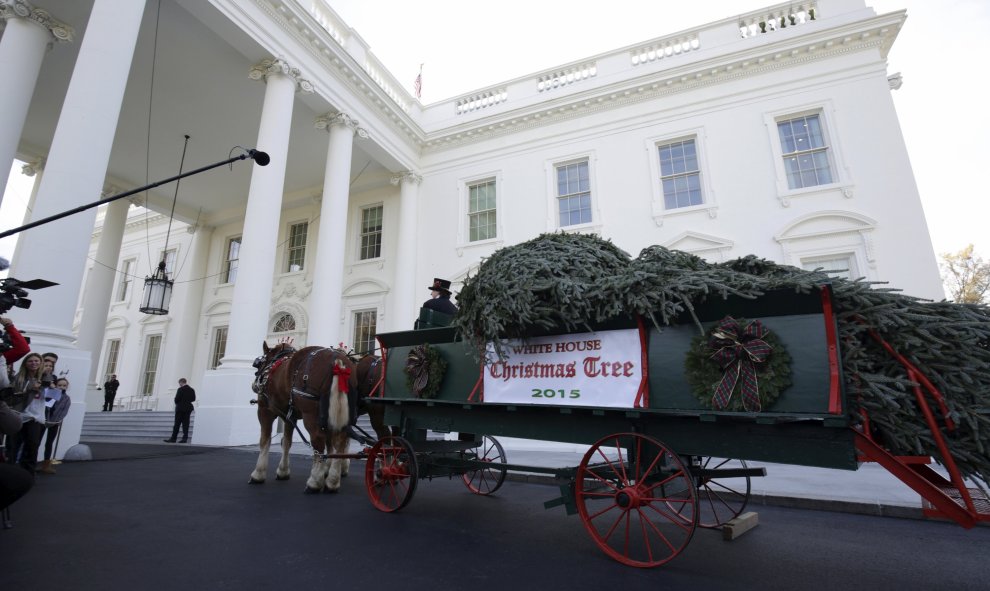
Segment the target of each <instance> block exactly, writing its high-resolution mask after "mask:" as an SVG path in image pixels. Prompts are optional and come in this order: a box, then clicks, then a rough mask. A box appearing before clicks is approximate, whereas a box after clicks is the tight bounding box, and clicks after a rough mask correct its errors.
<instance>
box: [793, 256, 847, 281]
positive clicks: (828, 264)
mask: <svg viewBox="0 0 990 591" xmlns="http://www.w3.org/2000/svg"><path fill="white" fill-rule="evenodd" d="M801 268H802V269H804V270H805V271H814V270H816V269H821V270H822V271H823V272H824V273H825V274H827V275H829V276H830V277H840V278H842V279H855V278H857V277H859V273H858V272H857V271H856V258H855V256H854V255H853V254H852V253H843V254H834V255H827V256H817V257H806V258H802V259H801Z"/></svg>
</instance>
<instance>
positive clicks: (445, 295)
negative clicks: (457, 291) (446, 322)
mask: <svg viewBox="0 0 990 591" xmlns="http://www.w3.org/2000/svg"><path fill="white" fill-rule="evenodd" d="M423 307H424V308H429V309H430V310H435V311H437V312H441V313H443V314H450V315H451V316H453V315H454V314H456V313H457V306H456V305H455V304H454V302H452V301H450V281H447V280H446V279H439V278H436V277H434V278H433V285H431V286H430V299H428V300H426V302H424V303H423Z"/></svg>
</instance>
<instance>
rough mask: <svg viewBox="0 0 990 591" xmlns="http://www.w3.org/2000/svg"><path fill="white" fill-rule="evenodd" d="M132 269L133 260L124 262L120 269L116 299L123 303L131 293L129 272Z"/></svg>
mask: <svg viewBox="0 0 990 591" xmlns="http://www.w3.org/2000/svg"><path fill="white" fill-rule="evenodd" d="M133 268H134V259H128V260H126V261H124V264H123V265H122V266H121V268H120V279H119V280H118V282H117V299H116V301H118V302H123V301H124V300H126V299H127V296H128V294H130V292H131V270H132V269H133Z"/></svg>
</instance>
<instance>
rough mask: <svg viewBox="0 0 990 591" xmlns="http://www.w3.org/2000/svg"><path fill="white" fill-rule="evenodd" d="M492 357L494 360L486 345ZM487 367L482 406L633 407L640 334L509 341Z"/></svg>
mask: <svg viewBox="0 0 990 591" xmlns="http://www.w3.org/2000/svg"><path fill="white" fill-rule="evenodd" d="M488 347H489V353H490V354H491V358H495V356H494V353H493V351H492V346H491V345H490V344H489V346H488ZM506 350H507V351H508V352H509V353H508V357H507V358H506V359H505V360H503V361H496V362H495V363H491V364H489V365H486V366H485V402H497V403H503V404H504V403H508V404H544V405H554V406H604V407H617V408H633V407H634V405H635V403H636V394H637V392H638V390H639V385H640V383H641V381H642V377H643V367H642V365H643V363H642V354H641V351H640V342H639V331H638V330H636V329H630V330H609V331H602V332H589V333H582V334H567V335H556V336H551V337H539V338H533V339H527V340H526V341H525V342H523V341H519V340H510V341H508V343H507V347H506Z"/></svg>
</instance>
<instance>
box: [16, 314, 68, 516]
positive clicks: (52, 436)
mask: <svg viewBox="0 0 990 591" xmlns="http://www.w3.org/2000/svg"><path fill="white" fill-rule="evenodd" d="M0 325H2V327H3V331H4V332H5V333H6V334H7V337H8V338H7V341H8V343H9V346H8V348H7V349H6V350H5V351H3V354H2V355H0V439H3V440H4V445H3V447H2V448H0V459H3V460H4V461H2V462H0V510H3V509H6V508H7V507H8V506H9V505H10V504H11V503H13V502H14V501H16V500H17V499H19V498H21V497H22V496H23V495H24V494H25V493H26V492H27V491H28V490H30V489H31V487H32V486H33V485H34V478H35V473H41V474H55V467H54V465H53V464H54V456H53V453H54V451H55V448H56V446H57V444H58V434H59V428H60V427H61V425H62V420H63V419H65V415H66V414H68V412H69V408H70V406H71V405H72V401H71V400H70V398H69V394H68V390H69V380H67V379H66V378H65V377H64V375H63V376H60V375H59V374H58V373H56V364H57V363H58V355H56V354H55V353H45V354H38V353H34V352H31V346H30V344H29V343H28V341H27V340H26V339H25V338H24V336H23V335H22V334H21V333H20V331H18V330H17V327H15V326H14V323H13V322H11V320H10V319H9V318H5V317H0ZM18 362H20V363H19V364H18ZM15 366H16V370H15ZM42 441H44V456H43V457H44V460H43V462H42V464H41V465H40V466H39V465H38V452H39V451H40V448H41V445H42Z"/></svg>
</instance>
